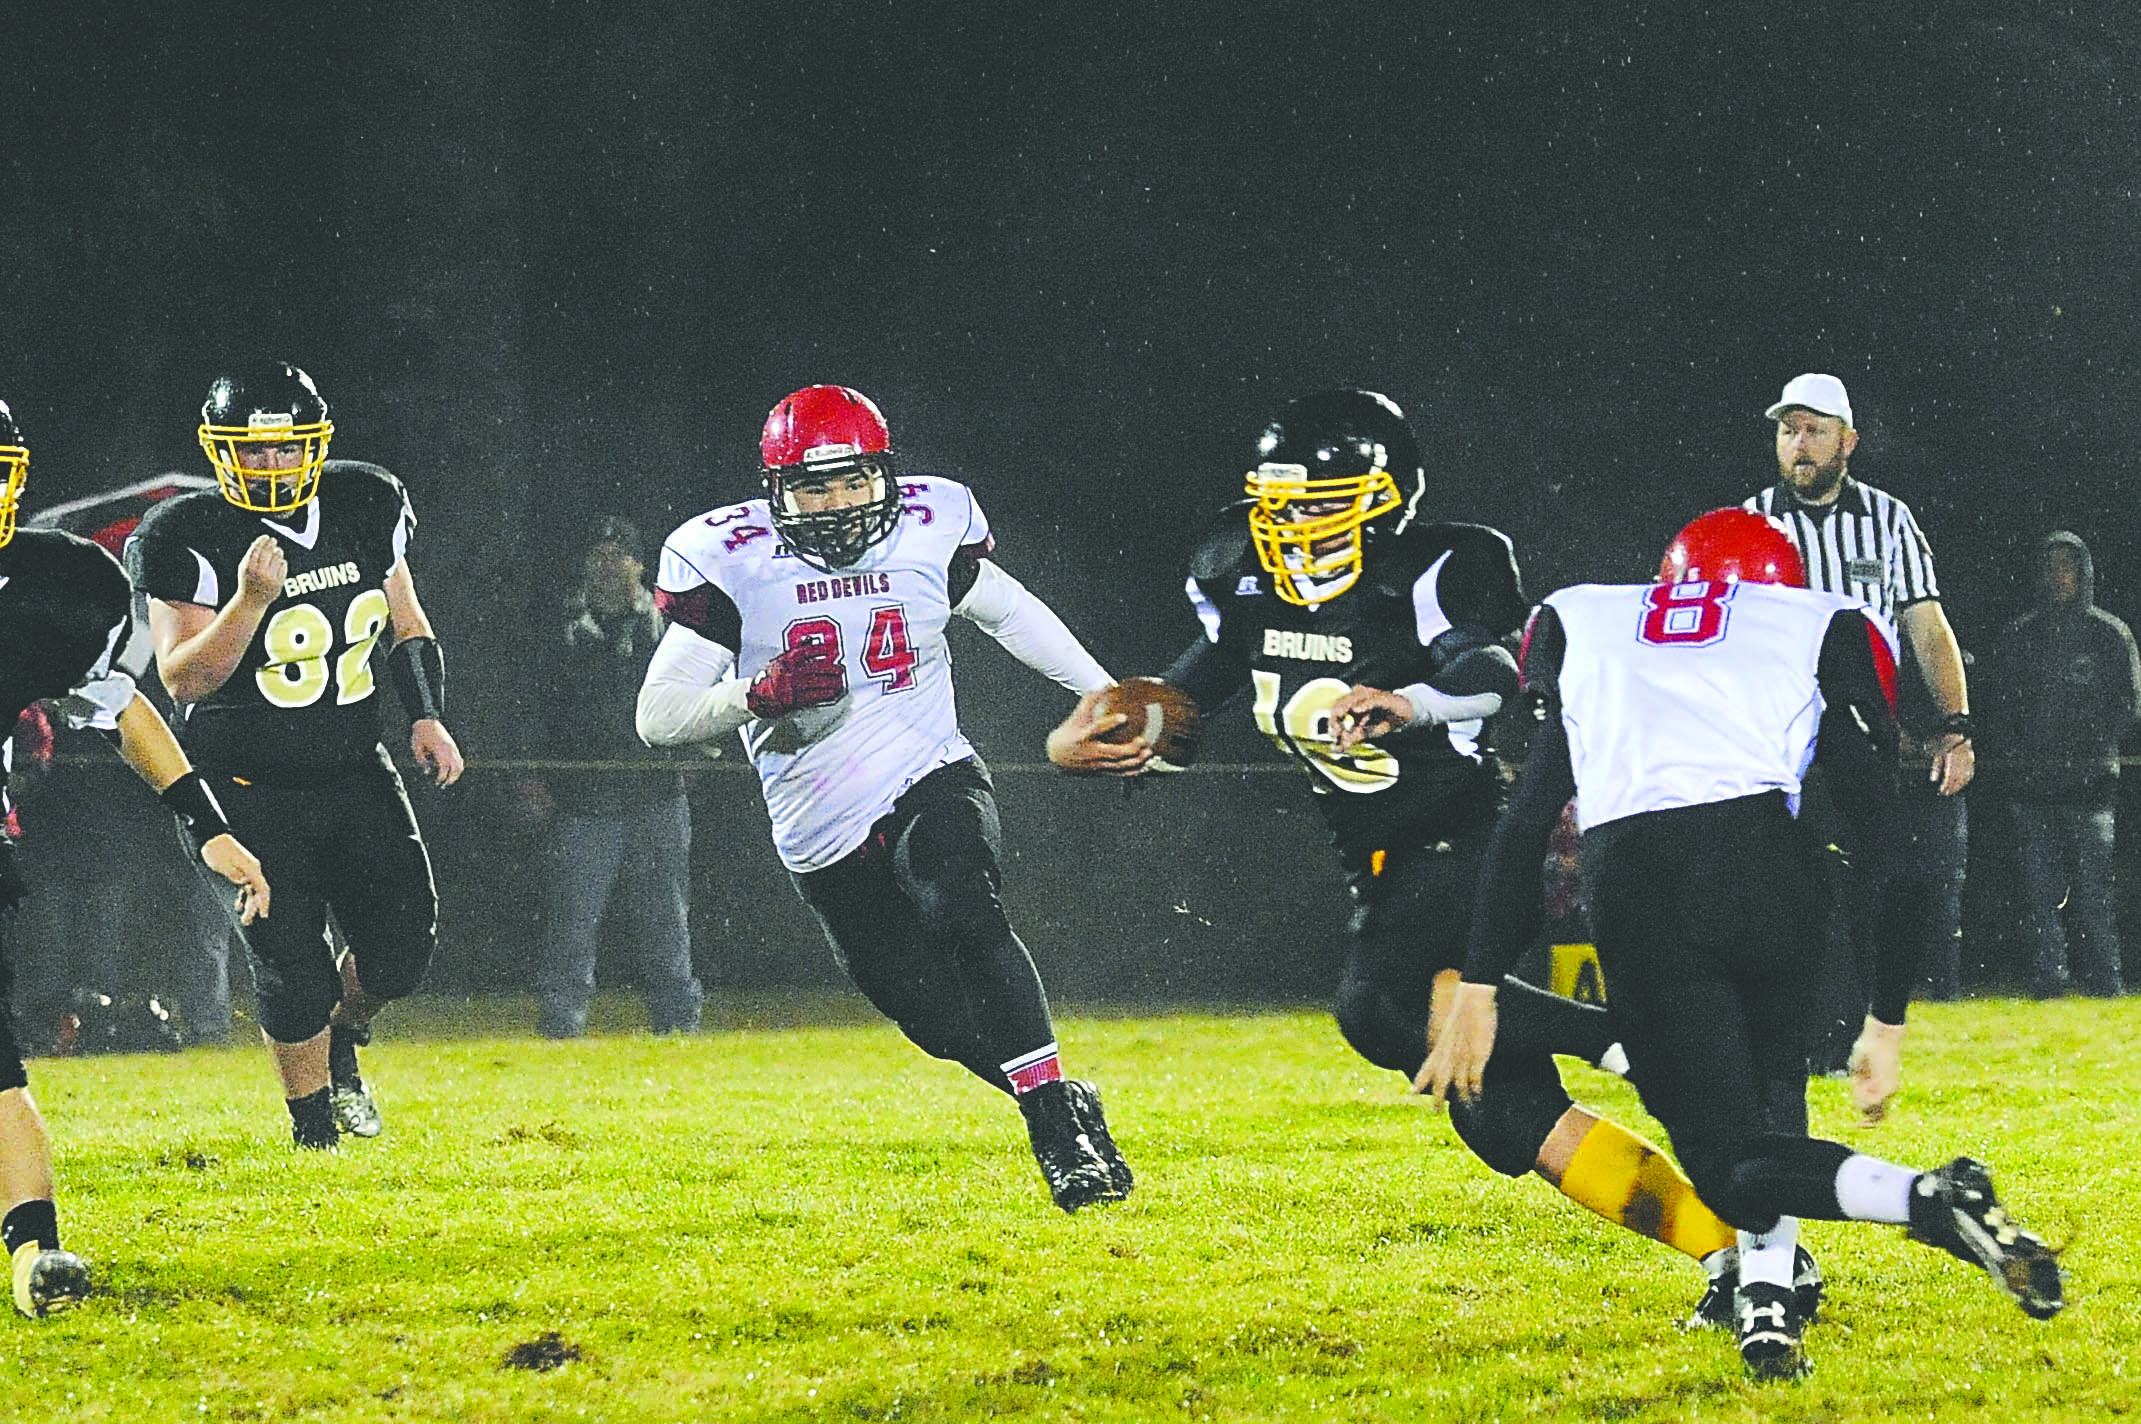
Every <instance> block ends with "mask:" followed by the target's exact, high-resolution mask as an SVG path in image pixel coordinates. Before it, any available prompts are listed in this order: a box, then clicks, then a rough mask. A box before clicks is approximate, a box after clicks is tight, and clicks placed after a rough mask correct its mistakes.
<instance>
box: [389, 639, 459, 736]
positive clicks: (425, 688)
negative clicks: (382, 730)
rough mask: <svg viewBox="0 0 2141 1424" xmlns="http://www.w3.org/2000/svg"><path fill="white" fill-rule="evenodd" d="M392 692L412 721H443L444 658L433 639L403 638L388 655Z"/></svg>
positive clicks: (444, 714) (444, 711)
mask: <svg viewBox="0 0 2141 1424" xmlns="http://www.w3.org/2000/svg"><path fill="white" fill-rule="evenodd" d="M387 666H388V667H390V668H392V669H393V670H394V690H395V691H396V692H398V693H400V694H401V706H402V710H403V711H404V712H407V713H408V714H409V720H410V721H411V722H421V721H423V720H424V719H425V718H427V717H428V718H430V719H432V720H433V721H440V722H443V721H444V720H446V655H445V654H444V653H442V652H440V651H439V640H438V639H436V638H404V639H402V640H401V641H400V642H398V643H396V644H395V645H394V648H393V651H391V652H389V653H388V654H387Z"/></svg>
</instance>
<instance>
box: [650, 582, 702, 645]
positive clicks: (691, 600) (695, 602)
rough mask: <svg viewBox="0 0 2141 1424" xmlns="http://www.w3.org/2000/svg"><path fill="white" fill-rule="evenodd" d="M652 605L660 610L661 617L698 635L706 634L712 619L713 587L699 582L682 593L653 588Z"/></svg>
mask: <svg viewBox="0 0 2141 1424" xmlns="http://www.w3.org/2000/svg"><path fill="white" fill-rule="evenodd" d="M654 606H655V607H656V608H658V609H660V610H661V615H662V617H664V618H666V619H668V620H669V621H670V622H671V623H675V624H678V625H679V626H681V627H685V628H689V629H690V630H691V631H692V632H694V633H697V634H698V635H699V636H700V637H702V638H703V637H705V636H707V627H708V625H709V624H710V623H711V622H712V621H713V612H714V587H713V585H712V584H705V583H702V584H700V585H699V586H698V587H697V588H694V589H688V590H686V591H685V592H683V593H671V592H670V591H669V590H668V589H666V588H658V589H656V590H654Z"/></svg>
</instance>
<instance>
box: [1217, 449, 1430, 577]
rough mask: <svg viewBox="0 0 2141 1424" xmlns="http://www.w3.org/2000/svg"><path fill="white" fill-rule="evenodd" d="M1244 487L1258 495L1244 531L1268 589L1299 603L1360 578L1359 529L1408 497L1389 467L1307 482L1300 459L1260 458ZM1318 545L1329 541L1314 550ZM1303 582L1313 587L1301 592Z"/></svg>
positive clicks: (1251, 493)
mask: <svg viewBox="0 0 2141 1424" xmlns="http://www.w3.org/2000/svg"><path fill="white" fill-rule="evenodd" d="M1245 488H1246V489H1247V490H1248V493H1249V496H1250V498H1252V499H1254V500H1255V501H1256V503H1255V504H1254V505H1253V506H1251V507H1250V510H1249V536H1250V538H1252V539H1254V540H1255V541H1256V556H1257V559H1258V561H1259V562H1261V563H1262V564H1263V566H1264V571H1265V572H1266V573H1268V574H1270V575H1271V587H1272V590H1273V592H1275V593H1277V594H1278V596H1279V597H1280V598H1283V599H1285V600H1286V601H1287V602H1288V603H1295V604H1300V605H1301V606H1303V607H1308V606H1310V605H1312V604H1317V603H1322V602H1323V601H1324V600H1326V599H1329V598H1335V597H1337V596H1338V595H1339V594H1341V593H1344V592H1345V591H1346V590H1347V589H1349V588H1351V587H1352V586H1353V583H1354V581H1355V580H1356V579H1358V578H1359V577H1360V570H1361V558H1362V553H1363V544H1362V539H1361V531H1362V529H1363V528H1364V527H1365V526H1366V524H1367V523H1368V521H1369V520H1371V519H1375V518H1377V517H1379V516H1381V515H1384V514H1388V513H1389V512H1390V511H1392V510H1394V509H1396V508H1398V507H1399V506H1400V505H1402V504H1403V503H1404V502H1405V500H1404V496H1403V495H1401V494H1400V493H1399V492H1398V485H1397V481H1396V480H1394V479H1392V478H1391V475H1390V472H1389V471H1388V470H1370V471H1369V472H1368V473H1367V474H1364V475H1349V476H1344V477H1342V478H1338V479H1325V480H1312V479H1310V478H1309V476H1308V467H1307V466H1305V465H1278V464H1265V465H1258V466H1257V467H1256V468H1255V469H1253V470H1251V471H1250V472H1249V477H1248V482H1247V484H1246V486H1245ZM1326 504H1328V505H1332V506H1333V507H1332V508H1330V509H1327V510H1325V509H1318V510H1316V511H1315V512H1313V513H1309V514H1307V515H1305V516H1303V517H1299V518H1297V517H1295V516H1296V513H1297V509H1296V506H1301V505H1309V506H1320V505H1326ZM1341 539H1342V540H1343V541H1344V542H1343V543H1337V542H1335V541H1338V540H1341ZM1318 545H1330V546H1331V547H1329V548H1327V549H1324V550H1323V551H1321V552H1319V551H1318V548H1317V546H1318ZM1303 584H1309V585H1314V586H1315V587H1313V589H1312V590H1307V591H1305V590H1304V589H1303V588H1302V585H1303Z"/></svg>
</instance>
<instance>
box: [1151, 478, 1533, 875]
mask: <svg viewBox="0 0 2141 1424" xmlns="http://www.w3.org/2000/svg"><path fill="white" fill-rule="evenodd" d="M1245 508H1246V506H1244V505H1236V506H1234V507H1233V508H1231V509H1230V510H1229V511H1227V513H1226V514H1225V515H1224V516H1223V517H1222V518H1221V519H1220V521H1219V523H1218V525H1217V526H1216V527H1215V529H1214V530H1213V532H1212V533H1210V534H1209V535H1207V536H1206V538H1205V540H1204V542H1203V543H1202V544H1201V545H1200V546H1199V548H1198V550H1197V552H1196V554H1195V556H1194V557H1193V559H1192V562H1191V569H1190V579H1189V596H1190V601H1191V603H1192V604H1193V605H1194V606H1195V607H1196V610H1197V616H1198V618H1199V619H1200V620H1201V621H1202V622H1203V624H1204V628H1205V633H1206V636H1207V638H1208V640H1209V644H1208V648H1207V649H1205V650H1198V649H1193V650H1192V653H1191V655H1186V657H1185V659H1184V662H1182V663H1178V664H1177V665H1176V666H1177V669H1178V670H1184V669H1185V668H1186V665H1187V664H1189V663H1192V662H1194V663H1196V664H1197V665H1198V666H1197V667H1196V670H1195V671H1194V672H1193V673H1187V675H1186V677H1185V679H1184V680H1185V682H1186V683H1187V684H1188V685H1187V690H1188V691H1190V693H1191V695H1193V696H1195V697H1197V698H1198V700H1199V701H1200V702H1202V703H1204V704H1205V705H1206V706H1217V705H1218V701H1219V700H1221V699H1223V698H1224V697H1227V696H1231V695H1233V694H1234V693H1236V692H1238V691H1240V690H1242V687H1243V684H1244V683H1246V684H1247V688H1248V690H1249V691H1250V692H1251V693H1252V695H1253V702H1252V704H1251V707H1252V712H1253V715H1254V716H1255V718H1256V724H1257V727H1258V729H1259V730H1261V731H1262V732H1263V733H1264V734H1265V735H1266V736H1268V737H1270V738H1271V739H1272V740H1273V741H1274V742H1276V743H1277V744H1278V746H1279V748H1280V749H1281V750H1282V751H1284V752H1285V753H1286V754H1287V756H1288V757H1290V758H1291V759H1292V760H1293V761H1294V762H1296V763H1297V764H1298V765H1299V766H1300V767H1301V768H1302V769H1303V770H1304V771H1306V772H1307V773H1308V779H1309V785H1310V787H1311V788H1312V789H1313V790H1314V792H1315V793H1316V798H1317V805H1318V807H1319V808H1320V809H1321V810H1322V812H1323V815H1324V818H1325V820H1326V821H1327V822H1328V823H1329V825H1330V826H1331V829H1332V831H1333V833H1334V834H1335V835H1336V837H1337V839H1338V842H1339V844H1340V845H1341V847H1344V848H1347V849H1361V850H1365V849H1370V848H1380V847H1385V846H1392V845H1395V844H1398V843H1399V842H1400V841H1402V840H1404V839H1406V838H1408V837H1410V838H1412V839H1420V838H1422V837H1426V838H1430V839H1433V838H1439V836H1440V835H1441V834H1442V831H1441V826H1442V823H1443V822H1444V821H1446V820H1447V819H1448V817H1447V816H1446V815H1445V814H1444V813H1445V812H1449V811H1455V810H1456V809H1457V808H1460V807H1461V808H1463V814H1464V815H1465V816H1466V817H1468V818H1469V817H1470V816H1471V815H1474V814H1476V813H1477V808H1478V807H1479V806H1480V804H1481V802H1482V799H1483V798H1491V797H1492V796H1493V795H1494V794H1495V787H1496V776H1495V771H1494V768H1493V766H1492V765H1491V762H1490V760H1489V758H1488V756H1487V754H1486V748H1485V747H1484V746H1483V745H1482V742H1481V735H1482V731H1483V728H1482V726H1481V724H1480V723H1479V722H1476V721H1474V722H1459V723H1456V724H1454V725H1449V726H1436V727H1427V728H1422V729H1420V730H1418V731H1411V732H1399V733H1395V734H1393V735H1391V736H1387V737H1381V738H1378V739H1377V740H1375V741H1373V742H1368V743H1363V744H1362V745H1360V746H1358V747H1355V748H1354V749H1353V750H1352V751H1350V752H1347V753H1345V754H1343V755H1341V754H1339V753H1338V752H1337V751H1335V750H1334V749H1333V746H1332V730H1331V721H1330V708H1331V704H1332V703H1334V702H1336V701H1337V700H1338V698H1339V697H1341V696H1342V695H1344V694H1345V693H1346V692H1347V691H1348V690H1349V689H1350V688H1352V687H1353V686H1354V685H1355V684H1356V683H1360V684H1365V685H1367V686H1370V687H1376V688H1381V689H1383V690H1385V691H1396V690H1397V689H1398V688H1401V687H1405V686H1407V685H1409V684H1412V683H1416V682H1433V681H1434V680H1435V675H1436V674H1437V673H1438V672H1440V671H1441V670H1442V667H1443V666H1444V665H1445V664H1446V663H1447V662H1448V661H1449V660H1450V659H1451V658H1452V657H1453V656H1454V655H1455V654H1456V653H1458V652H1462V651H1464V650H1466V649H1469V648H1475V647H1479V646H1481V645H1482V644H1487V643H1494V642H1500V641H1502V640H1504V639H1506V638H1509V637H1511V636H1512V635H1514V634H1515V633H1516V632H1517V631H1518V630H1519V629H1520V628H1521V627H1522V626H1523V622H1524V617H1525V614H1526V613H1527V612H1528V609H1529V606H1528V605H1527V603H1526V602H1525V599H1524V592H1523V585H1522V580H1521V579H1520V577H1519V576H1518V573H1517V564H1516V553H1515V550H1514V549H1513V548H1512V547H1511V545H1510V542H1509V539H1508V537H1507V536H1506V535H1504V534H1502V533H1500V532H1499V531H1498V530H1494V529H1489V528H1486V527H1485V526H1483V525H1478V524H1426V525H1415V526H1411V527H1409V528H1407V529H1405V530H1404V531H1402V532H1400V533H1397V534H1391V535H1383V536H1381V537H1378V538H1374V539H1371V540H1370V542H1369V543H1368V544H1367V546H1366V550H1365V558H1364V564H1363V567H1362V570H1361V574H1360V577H1359V578H1358V579H1357V580H1356V581H1355V582H1354V584H1353V585H1352V587H1350V588H1348V589H1346V590H1345V591H1344V592H1342V593H1340V594H1338V595H1336V596H1335V597H1332V598H1330V599H1327V600H1326V601H1324V602H1323V603H1320V604H1317V605H1313V606H1309V607H1303V606H1300V605H1297V604H1293V603H1289V602H1287V601H1285V600H1284V599H1281V598H1280V597H1279V596H1278V595H1277V594H1275V593H1273V592H1272V590H1271V578H1270V576H1269V575H1268V574H1267V573H1265V571H1264V568H1263V565H1262V564H1261V563H1260V562H1258V559H1257V555H1256V550H1255V548H1254V546H1253V545H1252V544H1251V542H1250V539H1249V533H1248V525H1247V522H1246V520H1245V518H1244V510H1245ZM1169 680H1170V681H1175V680H1177V673H1175V672H1171V673H1170V674H1169Z"/></svg>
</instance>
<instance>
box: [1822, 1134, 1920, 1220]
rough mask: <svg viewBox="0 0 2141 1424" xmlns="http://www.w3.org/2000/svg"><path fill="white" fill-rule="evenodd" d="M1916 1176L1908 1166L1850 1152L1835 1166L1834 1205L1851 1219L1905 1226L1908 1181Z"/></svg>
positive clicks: (1909, 1189) (1909, 1204) (1908, 1214)
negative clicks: (1838, 1165) (1841, 1163)
mask: <svg viewBox="0 0 2141 1424" xmlns="http://www.w3.org/2000/svg"><path fill="white" fill-rule="evenodd" d="M1919 1176H1920V1174H1919V1173H1918V1172H1916V1171H1914V1170H1913V1169H1911V1168H1909V1167H1898V1166H1897V1165H1896V1164H1895V1163H1893V1162H1883V1161H1882V1160H1881V1159H1880V1158H1878V1157H1868V1156H1867V1155H1866V1154H1865V1153H1863V1152H1854V1153H1852V1154H1851V1155H1850V1156H1849V1157H1846V1158H1845V1159H1844V1165H1843V1166H1841V1167H1838V1168H1837V1169H1836V1205H1837V1206H1838V1207H1839V1208H1841V1209H1842V1211H1843V1213H1844V1215H1845V1216H1847V1217H1849V1218H1850V1219H1851V1220H1853V1221H1882V1222H1886V1223H1888V1224H1889V1225H1891V1226H1908V1225H1910V1220H1911V1183H1913V1182H1915V1181H1917V1180H1918V1178H1919Z"/></svg>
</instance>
